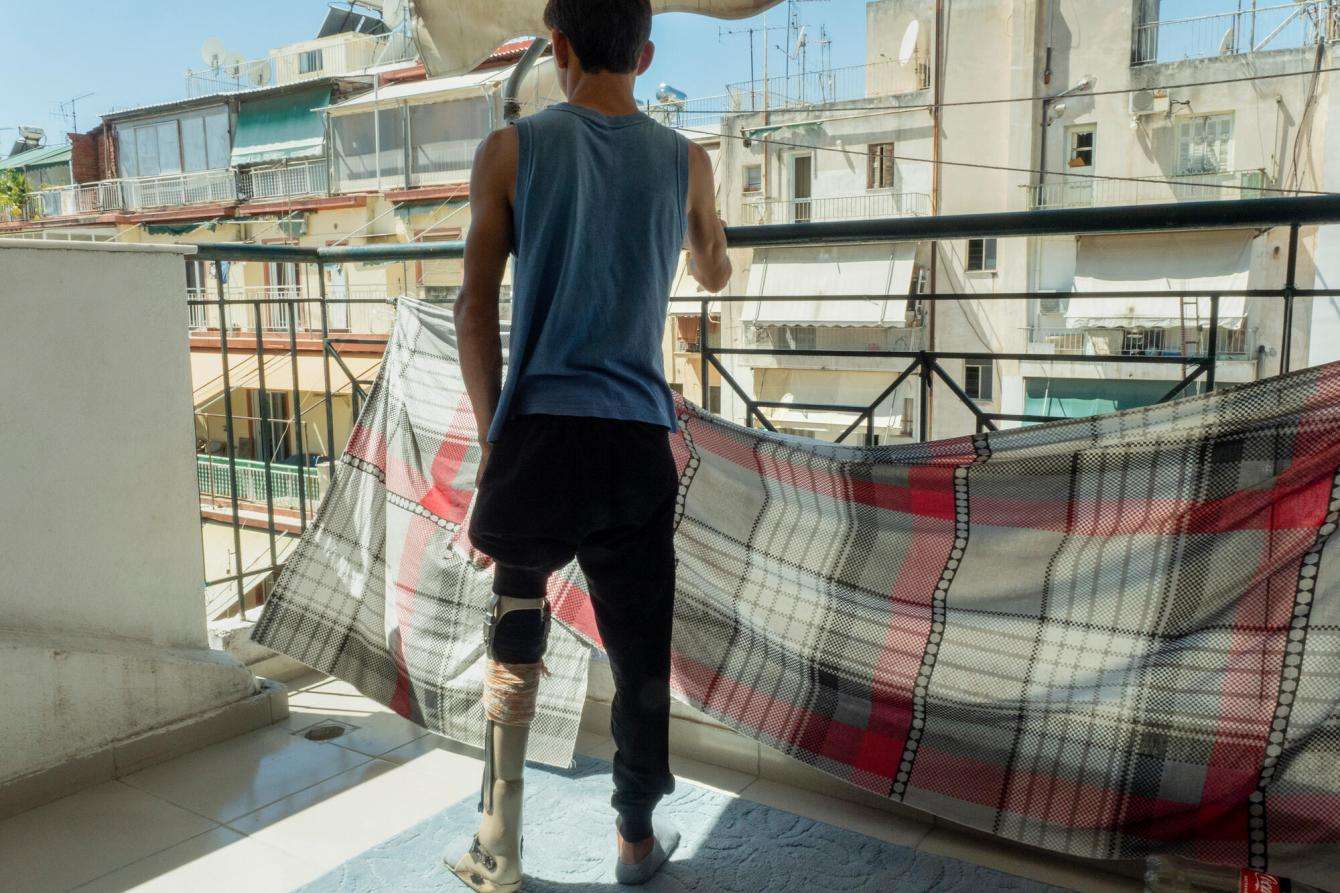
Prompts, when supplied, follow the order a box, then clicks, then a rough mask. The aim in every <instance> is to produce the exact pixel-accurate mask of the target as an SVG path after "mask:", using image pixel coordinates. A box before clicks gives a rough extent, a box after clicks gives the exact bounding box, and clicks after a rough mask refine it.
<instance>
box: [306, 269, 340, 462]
mask: <svg viewBox="0 0 1340 893" xmlns="http://www.w3.org/2000/svg"><path fill="white" fill-rule="evenodd" d="M316 284H317V288H318V290H319V294H320V296H321V373H322V376H323V379H324V382H325V387H326V458H327V459H328V460H329V462H330V464H329V468H330V482H331V483H332V484H334V483H335V405H334V398H333V397H332V396H331V393H330V358H329V357H328V356H326V344H327V343H328V342H329V341H330V319H329V316H328V314H327V313H326V265H325V264H323V263H321V262H319V261H318V262H317V265H316ZM303 467H304V468H305V467H306V465H305V464H304V466H303Z"/></svg>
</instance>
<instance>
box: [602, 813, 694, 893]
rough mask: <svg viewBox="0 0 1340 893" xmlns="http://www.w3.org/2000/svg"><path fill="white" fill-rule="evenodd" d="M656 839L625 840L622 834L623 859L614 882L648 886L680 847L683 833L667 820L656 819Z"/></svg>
mask: <svg viewBox="0 0 1340 893" xmlns="http://www.w3.org/2000/svg"><path fill="white" fill-rule="evenodd" d="M651 824H652V836H651V837H648V838H647V839H646V840H637V841H628V840H624V836H623V832H620V833H619V858H618V861H616V862H615V864H614V879H615V880H616V881H618V882H619V883H621V884H629V885H636V884H645V883H646V882H647V881H649V880H651V879H652V877H653V876H654V875H655V874H656V872H658V871H660V869H661V866H662V865H664V864H665V863H666V860H668V859H669V858H670V854H671V853H673V852H674V851H675V848H676V847H678V846H679V831H678V830H677V829H676V828H675V827H674V825H671V824H670V823H669V822H667V821H665V820H664V819H660V818H656V819H652V823H651Z"/></svg>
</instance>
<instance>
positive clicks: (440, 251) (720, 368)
mask: <svg viewBox="0 0 1340 893" xmlns="http://www.w3.org/2000/svg"><path fill="white" fill-rule="evenodd" d="M1326 223H1340V196H1329V195H1326V196H1308V197H1299V198H1293V197H1289V198H1267V199H1245V200H1242V201H1239V202H1229V203H1225V202H1197V203H1183V204H1174V205H1153V206H1134V207H1114V208H1078V209H1056V210H1042V211H1030V212H1022V213H1002V214H975V215H962V216H941V217H916V218H890V219H879V220H848V221H840V222H832V223H796V224H782V225H771V226H750V227H731V228H729V229H728V230H727V239H728V242H729V244H730V245H731V246H732V247H736V248H768V247H778V246H806V245H813V246H818V245H827V244H839V243H863V242H864V243H871V242H929V243H931V247H932V250H933V251H934V250H938V249H936V244H937V243H939V242H941V241H947V240H951V239H967V238H1021V237H1030V236H1064V235H1086V234H1109V233H1123V232H1127V233H1129V232H1153V231H1169V232H1174V231H1198V230H1207V229H1230V228H1236V229H1243V228H1253V229H1260V230H1270V229H1275V228H1279V227H1284V228H1287V230H1288V243H1287V245H1288V247H1287V256H1286V262H1285V270H1284V281H1283V282H1282V283H1281V284H1280V286H1279V287H1277V288H1268V289H1259V288H1258V289H1246V290H1236V291H1234V290H1213V291H1138V292H1125V291H1123V292H1084V293H1072V294H1069V295H1058V294H1056V293H1055V292H1049V293H1045V294H1044V293H1039V292H1008V293H990V294H978V293H973V294H960V293H954V292H942V291H930V292H928V293H924V294H913V295H855V296H853V295H833V296H822V297H821V296H813V295H811V296H792V295H788V296H784V297H783V296H776V295H710V296H709V295H705V296H703V298H702V300H701V306H700V332H701V333H702V338H701V341H702V343H701V345H699V346H700V348H701V367H700V374H701V385H702V388H703V392H704V393H707V390H708V387H709V384H710V381H709V374H710V371H711V370H715V371H716V372H717V374H718V375H719V376H720V378H721V381H722V382H723V383H724V384H725V385H726V386H727V387H728V388H729V389H730V390H731V391H732V392H734V394H735V395H736V396H737V397H738V398H739V399H740V400H741V402H742V404H743V406H744V419H743V421H744V422H745V423H746V424H748V425H753V424H755V423H757V424H759V425H761V426H763V427H764V428H767V429H769V430H774V431H775V430H776V426H775V425H774V424H773V423H772V421H771V420H770V419H769V416H768V412H769V410H775V409H780V408H787V409H791V410H826V411H832V412H839V413H846V414H850V415H852V416H853V420H852V422H851V423H850V424H849V425H848V426H847V427H846V429H845V430H843V431H842V432H841V433H840V434H839V435H838V437H837V440H838V441H839V442H842V441H845V440H846V439H847V438H849V437H850V436H851V435H852V434H853V433H855V432H856V431H858V430H860V429H861V428H864V429H865V438H866V442H867V443H873V442H874V438H875V431H874V429H875V418H876V414H877V412H878V410H879V407H880V406H881V405H882V404H883V403H884V402H885V401H887V400H890V399H891V398H893V397H894V396H895V394H896V393H897V392H898V390H899V388H901V387H903V385H904V384H906V383H907V382H909V381H910V380H912V379H913V377H914V376H915V380H916V389H917V394H918V406H917V409H916V413H917V417H918V418H917V425H916V429H915V433H914V436H915V437H916V438H917V439H919V440H922V441H925V440H928V439H929V438H930V437H931V436H932V433H933V432H932V412H931V408H932V401H933V397H934V395H935V394H936V393H938V392H939V391H940V390H941V389H943V390H944V391H945V392H947V394H948V395H949V396H950V397H952V398H953V399H954V400H955V401H957V402H958V403H961V404H962V405H963V406H965V407H966V408H967V409H968V410H969V411H970V413H971V416H972V418H973V419H974V421H975V424H976V429H977V431H979V432H981V431H990V430H996V429H997V428H998V427H999V424H998V423H1002V422H1008V423H1039V422H1047V421H1053V420H1054V418H1053V417H1051V416H1044V415H1035V414H1026V413H1012V414H1007V413H1000V412H988V411H986V410H985V409H983V408H982V407H981V406H980V405H979V404H978V402H977V400H975V399H974V398H973V397H971V396H969V394H968V393H967V392H966V390H965V389H964V387H963V386H962V384H960V383H959V382H957V381H955V379H954V377H953V376H952V375H951V374H950V372H949V370H947V369H946V368H945V366H944V365H943V362H944V361H948V360H952V361H963V362H966V363H973V362H977V363H985V362H990V361H1018V362H1035V363H1048V364H1053V363H1054V364H1073V363H1084V364H1117V365H1163V366H1169V365H1171V366H1181V367H1183V369H1182V370H1181V372H1180V374H1179V375H1178V376H1177V377H1176V379H1175V380H1173V379H1168V382H1169V385H1170V387H1169V389H1168V391H1167V393H1166V394H1164V395H1163V397H1162V399H1163V400H1170V399H1172V398H1174V397H1177V396H1178V395H1180V394H1182V393H1183V392H1185V391H1186V390H1187V389H1188V388H1191V387H1193V386H1195V385H1199V386H1200V387H1202V388H1204V389H1205V390H1212V389H1213V388H1214V387H1215V385H1216V366H1217V363H1218V361H1219V360H1220V359H1221V355H1220V350H1219V341H1218V338H1219V334H1218V333H1219V328H1220V326H1219V321H1220V316H1219V311H1220V307H1219V302H1220V300H1221V299H1223V298H1230V297H1232V298H1238V297H1242V298H1266V299H1272V300H1278V301H1280V302H1282V305H1283V307H1282V313H1281V319H1282V325H1281V336H1280V343H1279V371H1280V372H1287V371H1288V370H1289V368H1290V365H1291V356H1290V354H1291V347H1292V340H1293V339H1292V334H1293V313H1294V304H1295V302H1296V300H1297V299H1299V298H1305V297H1330V296H1335V295H1340V290H1336V289H1303V288H1299V287H1298V282H1297V272H1298V266H1299V256H1298V254H1299V234H1300V229H1301V228H1302V227H1303V226H1310V225H1317V224H1326ZM463 254H464V243H463V242H459V241H457V242H436V243H402V244H390V245H367V246H347V247H310V248H309V247H298V246H289V245H240V244H226V243H222V244H219V243H216V244H212V245H201V246H199V248H198V252H197V254H196V255H195V256H194V258H192V261H201V260H203V261H206V262H210V263H213V264H214V265H215V276H214V279H215V293H214V295H213V296H212V297H208V298H207V297H204V296H203V295H201V294H200V293H199V291H198V290H197V291H195V292H193V293H192V294H191V295H189V296H188V301H187V303H188V305H189V306H190V307H191V308H192V310H193V318H195V319H200V318H203V312H202V311H201V308H205V307H209V308H212V309H216V310H217V313H218V316H219V321H220V326H219V329H218V333H219V352H220V355H221V361H222V369H223V371H222V379H223V381H222V385H223V390H222V393H221V395H220V397H221V399H222V401H223V404H224V406H223V416H224V434H225V437H224V439H225V450H226V458H227V462H228V476H229V487H228V493H229V494H230V497H229V504H230V510H229V511H230V515H231V522H232V525H233V540H234V548H235V551H236V554H237V556H238V565H237V569H238V572H237V573H235V574H229V575H226V576H223V577H219V578H217V579H212V580H207V581H206V585H207V586H217V585H221V584H225V583H231V584H234V585H235V587H236V597H237V604H238V609H239V611H240V612H245V610H246V608H247V597H248V593H249V592H251V591H252V590H255V589H258V588H259V589H263V587H264V585H265V584H266V581H267V580H268V579H269V578H270V576H271V575H272V574H273V573H274V572H275V571H276V570H278V568H279V566H280V558H279V555H278V549H277V546H276V531H277V526H278V523H279V520H280V519H279V516H277V514H276V507H275V504H274V498H273V493H272V491H271V488H270V486H269V482H270V475H271V474H272V464H273V463H272V461H271V458H270V455H269V451H268V450H267V451H264V452H263V455H262V461H263V462H264V467H265V475H266V481H267V486H266V487H265V488H264V490H265V497H266V498H265V505H264V507H263V509H261V507H259V506H255V507H249V508H248V510H247V511H249V512H251V514H253V515H254V514H256V513H260V514H261V515H262V517H263V519H264V521H263V525H262V526H263V528H264V529H265V530H266V532H267V533H268V536H269V548H268V561H265V560H264V559H262V560H261V561H260V562H259V563H258V564H257V565H256V566H254V567H250V568H247V567H244V566H243V564H244V562H243V550H242V541H241V531H242V527H243V515H244V509H243V506H242V503H243V502H244V500H240V499H239V495H238V486H237V469H238V462H239V461H245V460H243V459H241V457H239V456H238V454H237V453H238V441H237V431H236V426H237V420H238V418H239V416H238V415H237V414H236V412H235V407H234V406H233V393H232V391H233V387H232V381H231V380H230V370H229V356H230V354H232V353H234V352H235V351H236V349H238V348H242V347H243V346H244V345H245V347H247V348H249V349H250V350H251V352H253V353H254V356H255V358H256V364H257V376H256V381H255V390H256V391H257V401H256V403H257V405H258V406H259V407H260V413H259V414H258V418H259V422H260V428H261V430H263V431H264V430H269V425H270V423H271V422H272V421H274V420H272V419H270V418H269V417H268V411H269V405H270V404H269V400H268V399H267V398H268V394H269V391H267V382H266V379H265V367H266V362H265V360H266V357H267V356H268V357H274V356H275V355H276V353H278V354H280V355H285V354H286V355H287V357H288V358H289V361H290V370H289V371H290V375H291V379H292V380H291V382H290V383H289V392H290V397H289V399H290V402H291V415H292V418H291V421H292V423H293V430H294V431H295V439H296V441H297V442H296V444H295V450H296V453H297V455H298V457H299V461H300V462H301V463H303V464H304V465H306V463H307V462H308V461H319V462H324V463H325V464H326V465H327V468H328V474H329V477H330V483H331V484H333V483H334V481H335V477H336V475H337V466H336V458H337V454H338V452H339V447H340V446H341V442H340V439H337V436H336V434H337V432H336V425H335V396H336V394H337V392H342V391H343V390H344V388H345V387H346V386H347V387H348V390H349V399H350V406H349V419H350V424H351V425H352V422H353V420H354V419H355V418H356V417H357V412H358V408H359V405H360V404H361V403H362V402H363V401H364V400H365V399H366V387H367V386H368V385H369V382H368V381H366V380H360V379H359V377H358V375H357V373H356V371H355V370H354V369H353V368H352V367H351V366H350V364H349V363H348V361H347V356H346V351H345V350H344V348H347V347H348V346H349V345H350V344H354V343H359V342H360V341H361V342H362V343H364V344H366V340H367V339H366V338H363V339H358V338H355V337H353V335H352V334H345V333H343V332H342V333H339V334H338V335H335V336H333V335H332V333H331V327H330V317H331V313H330V308H331V306H332V305H339V304H346V305H356V304H384V303H386V302H387V300H386V299H382V298H354V297H349V296H348V293H347V291H344V292H342V293H343V296H342V297H331V296H328V295H327V293H326V286H325V272H326V269H327V268H328V267H331V266H333V265H340V264H345V263H351V262H363V261H397V260H399V261H410V260H441V259H447V258H459V257H461V256H463ZM234 261H261V262H288V263H299V264H304V265H309V266H310V267H311V268H312V272H313V273H314V274H315V275H311V276H307V277H305V281H306V282H308V283H311V282H315V283H317V288H316V293H315V294H312V293H308V292H304V291H295V292H294V293H291V294H290V293H288V292H287V291H285V290H278V291H272V290H266V291H264V292H263V293H262V294H260V295H258V296H257V295H248V296H245V297H231V298H230V297H228V295H227V293H226V291H225V288H224V285H223V277H222V276H220V275H219V264H221V263H224V262H234ZM1169 296H1176V297H1179V298H1183V299H1191V298H1197V299H1202V298H1203V299H1208V301H1209V306H1210V314H1209V320H1208V329H1207V331H1206V338H1205V339H1204V340H1205V348H1204V353H1203V354H1200V355H1177V356H1161V355H1148V356H1145V355H1088V354H1085V355H1068V354H1050V353H1047V354H1038V353H1026V352H1025V353H993V352H985V351H953V350H949V351H946V350H937V349H935V330H934V323H933V322H932V324H931V327H930V332H929V337H928V339H927V341H926V347H925V348H924V349H918V350H837V349H825V348H812V349H805V348H759V347H739V346H729V345H721V344H719V343H718V344H713V343H711V342H712V340H713V339H711V338H709V337H708V334H709V332H710V331H711V327H710V325H709V322H710V320H709V316H710V310H709V306H710V304H711V303H714V302H716V303H721V304H734V303H742V302H771V301H816V300H834V301H849V300H852V299H853V298H858V299H859V298H862V297H867V298H877V299H880V300H904V301H906V300H911V301H913V302H919V303H923V304H925V305H928V306H929V305H933V304H935V303H937V302H952V301H962V300H965V299H970V300H973V301H1021V300H1022V301H1030V300H1039V299H1055V298H1057V297H1069V298H1071V299H1078V300H1085V299H1099V298H1112V297H1120V298H1122V299H1139V298H1167V297H1169ZM391 301H392V303H393V301H394V299H391ZM265 305H283V308H284V309H283V312H281V313H279V314H278V315H277V316H275V315H273V314H271V315H270V316H267V315H266V314H265V313H263V312H262V308H263V307H264V306H265ZM304 306H305V307H306V308H307V309H308V310H309V311H314V312H309V313H308V314H307V317H308V319H315V320H317V321H319V324H320V325H319V335H317V334H315V333H305V334H304V338H303V339H300V338H299V333H298V330H297V327H296V324H295V320H296V319H297V318H298V316H299V313H298V311H299V309H300V308H301V307H304ZM268 309H270V310H271V311H273V310H275V309H276V308H275V307H274V306H271V307H269V308H268ZM230 310H232V311H238V312H240V314H241V315H242V316H243V317H244V318H245V319H246V320H247V321H249V322H250V327H249V329H248V327H247V326H242V327H239V326H237V324H236V323H235V322H234V320H233V319H231V318H230V316H229V312H230ZM347 313H348V308H346V314H347ZM922 316H923V318H926V317H929V318H930V319H931V320H934V314H933V313H930V314H922ZM266 318H271V319H273V318H280V319H284V320H287V331H286V332H284V333H276V332H275V331H274V330H273V329H267V330H263V328H264V324H263V322H262V320H264V319H266ZM314 328H315V326H314ZM267 333H268V334H269V336H270V343H269V344H267V343H266V335H267ZM195 334H196V335H199V334H201V333H200V331H199V330H198V328H197V330H196V332H195ZM277 334H278V335H280V339H279V343H278V344H276V342H275V336H276V335H277ZM314 337H317V338H319V343H318V344H315V345H313V344H312V339H313V338H314ZM717 338H718V340H719V338H720V335H718V336H717ZM248 341H252V342H254V343H250V344H248V343H247V342H248ZM230 342H231V343H230ZM234 345H236V347H235V346H234ZM304 347H305V348H306V349H307V350H308V352H311V351H312V350H313V349H314V350H316V351H317V352H318V353H319V355H320V356H321V358H322V367H323V371H322V374H321V379H322V380H321V382H320V391H319V392H320V395H321V399H320V401H319V402H317V403H314V404H313V405H312V406H308V407H304V406H303V405H302V393H303V391H304V389H303V387H302V381H301V379H300V375H299V363H298V358H299V355H300V349H302V348H304ZM749 356H758V357H773V358H784V357H796V358H803V357H811V358H813V357H818V358H826V359H842V358H859V359H862V360H872V359H874V360H887V361H890V363H891V364H893V365H899V366H900V368H894V369H890V370H888V371H889V373H890V376H891V378H890V381H889V384H888V386H887V387H885V388H884V389H883V390H882V391H881V392H880V393H879V395H878V396H877V397H876V398H875V399H874V400H873V401H871V402H870V403H868V404H862V405H855V404H852V403H845V404H839V403H832V404H830V403H819V402H815V403H796V402H790V401H787V402H783V401H775V400H760V399H757V398H755V397H754V396H752V395H751V394H750V393H749V392H748V390H747V389H745V388H744V387H742V386H741V385H740V383H739V382H738V381H737V379H736V377H735V376H734V375H733V374H732V372H731V370H730V369H729V368H728V367H727V365H726V363H725V362H723V358H727V357H749ZM332 365H333V366H334V368H335V370H336V371H337V372H338V374H339V375H340V376H341V377H342V378H343V379H344V380H345V381H344V382H342V383H341V385H340V387H339V388H338V389H336V390H333V389H332ZM248 387H250V385H248ZM310 412H319V413H320V415H321V416H322V418H321V420H320V421H321V422H323V423H324V428H325V432H324V433H325V438H324V441H325V444H324V445H325V450H324V454H321V455H320V456H319V458H317V459H315V460H309V457H308V454H307V452H306V446H307V445H306V443H305V442H304V440H303V430H304V424H305V419H304V417H305V416H306V415H307V414H309V413H310ZM325 490H328V487H326V488H323V492H324V491H325ZM296 493H297V499H298V507H297V511H296V513H294V514H293V517H292V518H291V519H290V523H291V525H292V526H293V527H296V529H297V530H298V531H302V530H305V529H306V525H307V523H308V521H309V519H310V518H311V517H312V515H313V513H314V511H315V506H313V505H310V504H309V500H308V499H307V497H306V493H307V488H306V487H302V486H300V487H298V488H297V490H296ZM215 498H216V499H217V497H215ZM254 600H255V599H254V598H253V601H254Z"/></svg>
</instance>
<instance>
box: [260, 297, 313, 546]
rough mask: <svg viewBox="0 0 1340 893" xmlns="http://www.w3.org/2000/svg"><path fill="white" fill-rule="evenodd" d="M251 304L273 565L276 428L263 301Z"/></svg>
mask: <svg viewBox="0 0 1340 893" xmlns="http://www.w3.org/2000/svg"><path fill="white" fill-rule="evenodd" d="M251 306H252V312H254V313H255V314H256V375H257V382H256V384H257V394H256V401H257V402H258V403H259V404H260V416H261V447H262V451H261V460H262V461H263V462H264V463H265V526H266V530H267V532H268V533H269V535H270V566H271V567H273V566H275V565H276V564H278V563H279V558H278V553H277V552H276V550H275V498H274V478H273V476H272V475H271V473H270V452H271V449H272V447H271V441H272V440H273V439H274V430H273V429H272V428H271V427H270V396H269V394H268V393H267V392H266V389H265V345H264V343H263V340H262V337H261V302H260V301H259V300H258V301H256V302H255V303H254V304H252V305H251ZM299 481H301V476H300V477H299Z"/></svg>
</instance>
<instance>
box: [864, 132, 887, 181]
mask: <svg viewBox="0 0 1340 893" xmlns="http://www.w3.org/2000/svg"><path fill="white" fill-rule="evenodd" d="M865 188H866V189H892V188H893V143H871V144H870V147H869V150H868V153H867V155H866V165H865Z"/></svg>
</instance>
